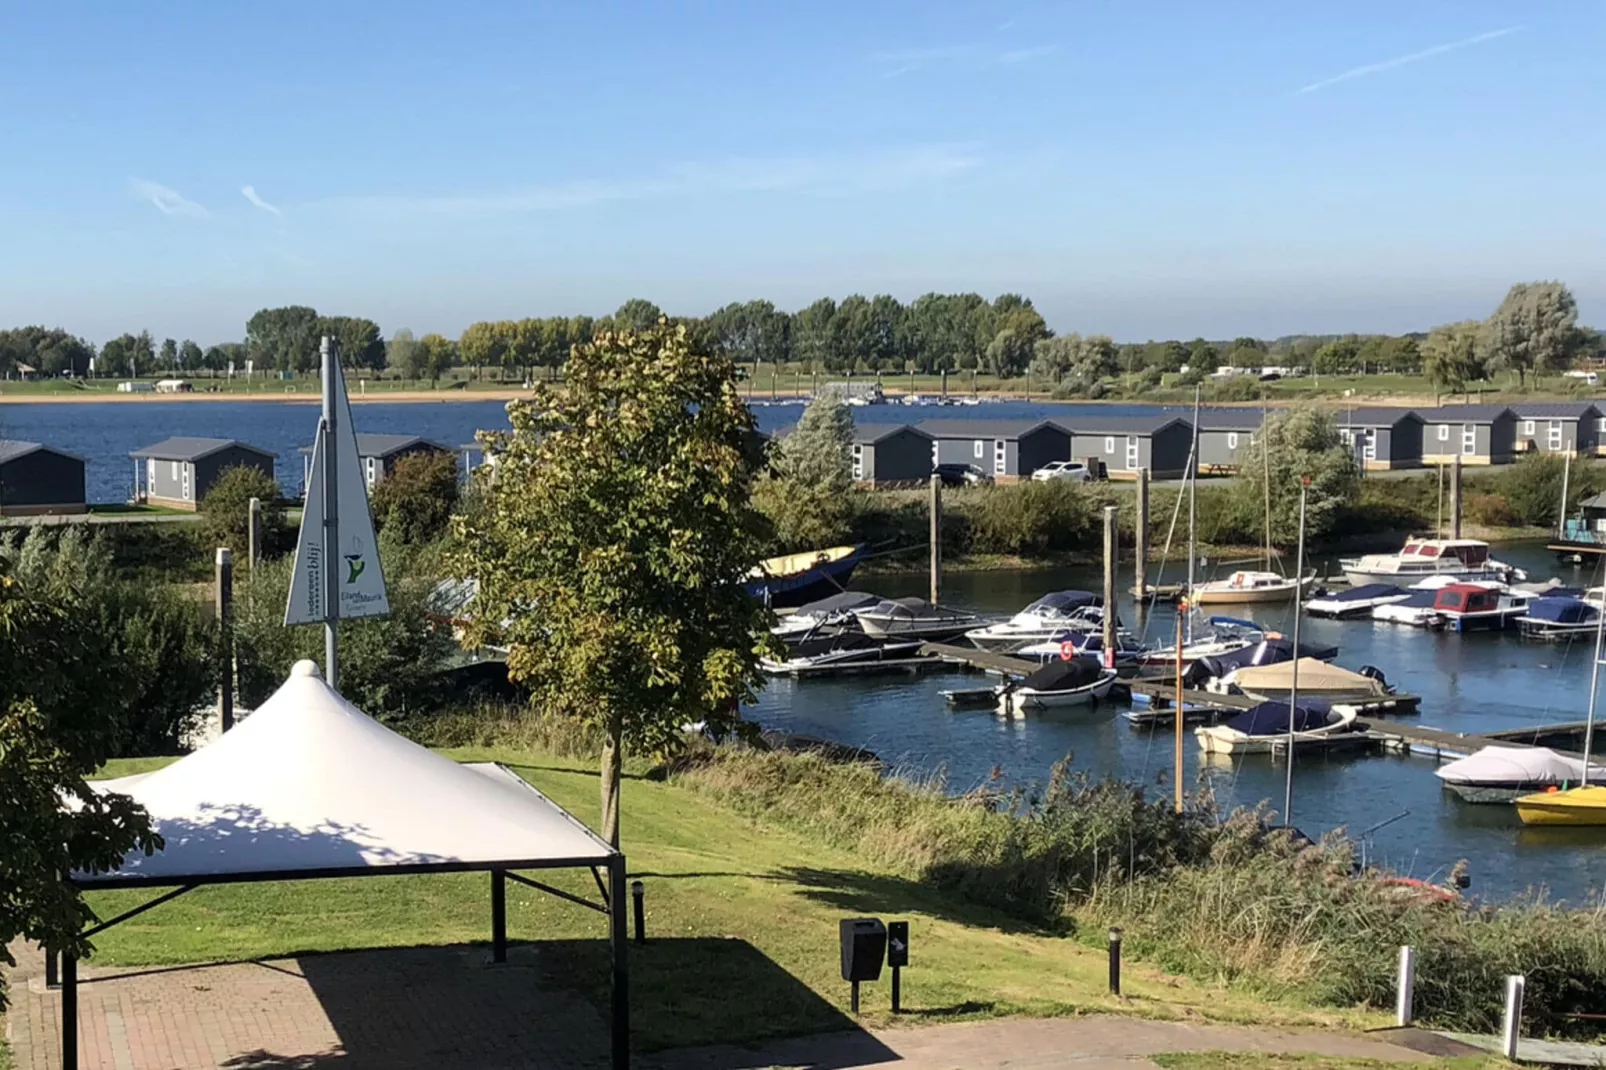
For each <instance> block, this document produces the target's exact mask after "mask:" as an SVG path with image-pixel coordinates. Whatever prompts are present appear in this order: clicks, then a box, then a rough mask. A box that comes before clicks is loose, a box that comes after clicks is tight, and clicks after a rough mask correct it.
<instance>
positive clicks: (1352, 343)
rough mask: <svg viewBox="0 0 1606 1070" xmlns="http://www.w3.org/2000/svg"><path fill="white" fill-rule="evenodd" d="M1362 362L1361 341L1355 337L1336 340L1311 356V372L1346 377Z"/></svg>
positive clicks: (1348, 336)
mask: <svg viewBox="0 0 1606 1070" xmlns="http://www.w3.org/2000/svg"><path fill="white" fill-rule="evenodd" d="M1360 362H1361V340H1360V339H1359V338H1357V337H1356V336H1355V335H1353V334H1351V335H1347V336H1345V337H1343V338H1335V339H1333V340H1332V341H1331V342H1328V343H1326V344H1324V345H1323V346H1322V347H1321V348H1320V349H1318V350H1317V351H1316V352H1315V353H1313V354H1312V355H1311V358H1310V366H1311V370H1312V371H1314V372H1316V373H1317V374H1318V375H1346V374H1348V373H1350V372H1353V371H1354V370H1355V369H1356V367H1358V366H1359V365H1360Z"/></svg>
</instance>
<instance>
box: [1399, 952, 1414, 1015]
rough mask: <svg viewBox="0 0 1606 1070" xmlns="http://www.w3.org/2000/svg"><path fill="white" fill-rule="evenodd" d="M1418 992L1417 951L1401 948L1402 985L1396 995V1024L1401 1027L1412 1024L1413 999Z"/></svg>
mask: <svg viewBox="0 0 1606 1070" xmlns="http://www.w3.org/2000/svg"><path fill="white" fill-rule="evenodd" d="M1415 991H1416V951H1415V950H1414V949H1412V948H1410V947H1401V948H1400V983H1399V988H1398V990H1397V991H1396V992H1395V995H1394V1022H1395V1024H1396V1025H1399V1026H1401V1027H1404V1026H1408V1025H1410V1024H1411V1019H1412V1017H1413V1012H1412V1007H1411V1004H1412V997H1413V994H1414V993H1415Z"/></svg>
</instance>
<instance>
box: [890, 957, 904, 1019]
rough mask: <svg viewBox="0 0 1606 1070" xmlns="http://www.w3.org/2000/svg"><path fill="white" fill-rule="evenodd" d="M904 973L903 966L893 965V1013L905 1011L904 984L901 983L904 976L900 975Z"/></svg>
mask: <svg viewBox="0 0 1606 1070" xmlns="http://www.w3.org/2000/svg"><path fill="white" fill-rule="evenodd" d="M902 973H903V967H901V966H894V967H892V1013H893V1014H901V1013H902V1012H903V985H902V983H901V982H902V980H903V978H902V977H901V976H900V975H901V974H902Z"/></svg>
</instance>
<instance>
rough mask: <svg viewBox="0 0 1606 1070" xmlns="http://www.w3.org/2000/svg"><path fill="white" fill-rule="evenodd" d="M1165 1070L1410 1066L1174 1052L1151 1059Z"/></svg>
mask: <svg viewBox="0 0 1606 1070" xmlns="http://www.w3.org/2000/svg"><path fill="white" fill-rule="evenodd" d="M1149 1058H1150V1059H1152V1060H1153V1061H1154V1062H1156V1063H1158V1064H1159V1065H1161V1066H1163V1067H1165V1070H1385V1068H1388V1070H1398V1067H1400V1066H1402V1065H1407V1066H1408V1065H1411V1064H1409V1063H1405V1064H1402V1063H1386V1062H1381V1061H1379V1060H1376V1059H1335V1058H1333V1057H1332V1056H1327V1055H1268V1054H1265V1053H1262V1052H1251V1051H1243V1052H1224V1051H1212V1052H1192V1053H1185V1052H1173V1053H1168V1054H1162V1055H1151V1056H1149ZM1431 1065H1432V1066H1434V1067H1437V1068H1440V1070H1498V1068H1499V1067H1510V1066H1512V1065H1513V1064H1512V1063H1508V1062H1506V1061H1505V1060H1504V1059H1497V1058H1495V1057H1494V1056H1492V1055H1491V1056H1473V1057H1469V1058H1465V1059H1439V1060H1436V1061H1434V1062H1433V1063H1432V1064H1431Z"/></svg>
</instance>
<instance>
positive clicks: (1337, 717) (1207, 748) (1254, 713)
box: [1193, 701, 1355, 754]
mask: <svg viewBox="0 0 1606 1070" xmlns="http://www.w3.org/2000/svg"><path fill="white" fill-rule="evenodd" d="M1291 727H1292V729H1293V738H1294V743H1295V744H1296V745H1297V744H1299V743H1302V742H1308V741H1311V740H1316V739H1321V738H1323V737H1326V736H1333V735H1337V734H1339V733H1341V732H1348V731H1349V730H1350V729H1352V728H1353V727H1355V711H1354V710H1345V711H1342V712H1341V711H1338V710H1333V709H1328V708H1327V707H1326V706H1324V705H1320V704H1317V703H1312V704H1311V705H1309V706H1305V705H1300V706H1296V707H1294V709H1293V722H1292V726H1291ZM1289 728H1290V723H1289V707H1288V703H1287V702H1286V701H1284V702H1262V703H1261V704H1260V705H1258V706H1254V707H1252V708H1250V709H1248V710H1245V711H1244V712H1243V713H1240V714H1239V715H1238V716H1236V717H1234V718H1232V719H1231V720H1230V721H1226V722H1224V723H1222V724H1217V725H1206V726H1203V727H1200V728H1195V729H1194V730H1193V734H1194V738H1196V739H1197V740H1198V741H1199V747H1200V749H1201V750H1203V751H1204V752H1205V753H1206V754H1270V753H1271V751H1272V748H1273V747H1275V746H1277V745H1278V744H1279V743H1280V742H1283V743H1285V742H1286V741H1287V740H1288V737H1289Z"/></svg>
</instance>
